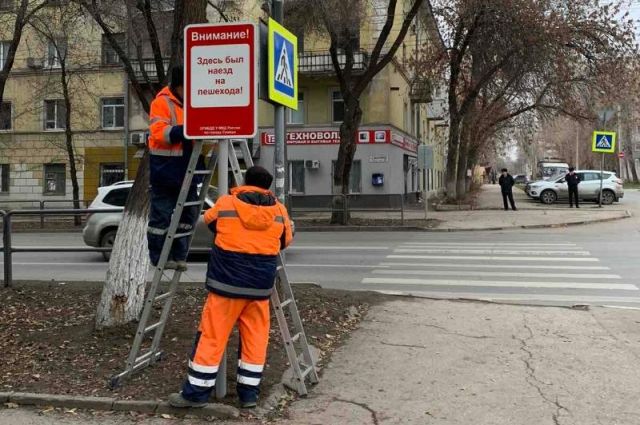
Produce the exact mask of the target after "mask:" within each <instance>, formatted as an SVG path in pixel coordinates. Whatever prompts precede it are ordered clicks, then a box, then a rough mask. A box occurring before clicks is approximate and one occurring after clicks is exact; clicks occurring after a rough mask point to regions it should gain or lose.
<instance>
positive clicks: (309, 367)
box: [300, 363, 313, 379]
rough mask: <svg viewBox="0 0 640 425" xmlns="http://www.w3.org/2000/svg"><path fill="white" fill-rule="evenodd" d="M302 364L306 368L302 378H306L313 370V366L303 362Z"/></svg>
mask: <svg viewBox="0 0 640 425" xmlns="http://www.w3.org/2000/svg"><path fill="white" fill-rule="evenodd" d="M300 366H302V367H303V368H304V370H303V371H302V379H304V378H306V377H307V375H309V374H310V373H311V372H312V371H313V366H307V365H305V364H303V363H300Z"/></svg>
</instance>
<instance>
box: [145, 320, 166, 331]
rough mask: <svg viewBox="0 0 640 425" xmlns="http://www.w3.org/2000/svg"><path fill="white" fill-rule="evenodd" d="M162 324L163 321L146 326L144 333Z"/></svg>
mask: <svg viewBox="0 0 640 425" xmlns="http://www.w3.org/2000/svg"><path fill="white" fill-rule="evenodd" d="M161 324H162V322H156V323H154V324H153V325H149V326H147V327H146V328H144V333H149V332H151V331H152V330H154V329H156V328H157V327H158V326H160V325H161Z"/></svg>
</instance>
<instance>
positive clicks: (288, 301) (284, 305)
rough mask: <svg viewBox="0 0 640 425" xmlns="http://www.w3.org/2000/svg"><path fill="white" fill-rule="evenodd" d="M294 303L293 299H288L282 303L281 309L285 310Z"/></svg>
mask: <svg viewBox="0 0 640 425" xmlns="http://www.w3.org/2000/svg"><path fill="white" fill-rule="evenodd" d="M292 302H293V298H289V299H286V300H284V301H282V302H281V303H280V308H285V307H286V306H288V305H289V304H291V303H292Z"/></svg>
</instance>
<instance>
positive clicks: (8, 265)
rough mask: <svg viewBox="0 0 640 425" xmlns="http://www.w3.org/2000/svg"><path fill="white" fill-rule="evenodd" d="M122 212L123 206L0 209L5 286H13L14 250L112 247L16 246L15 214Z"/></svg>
mask: <svg viewBox="0 0 640 425" xmlns="http://www.w3.org/2000/svg"><path fill="white" fill-rule="evenodd" d="M113 212H122V209H121V208H102V209H86V208H85V209H48V210H45V209H37V210H11V211H2V210H0V217H2V252H3V256H4V264H3V267H4V286H5V287H8V286H11V283H12V281H13V258H12V255H13V253H14V252H108V251H111V248H91V247H71V246H70V247H59V246H56V247H52V246H45V247H43V246H41V247H37V246H33V247H31V246H30V247H14V246H13V244H12V242H11V218H12V217H14V216H40V217H44V216H46V215H58V216H75V215H81V214H88V213H113Z"/></svg>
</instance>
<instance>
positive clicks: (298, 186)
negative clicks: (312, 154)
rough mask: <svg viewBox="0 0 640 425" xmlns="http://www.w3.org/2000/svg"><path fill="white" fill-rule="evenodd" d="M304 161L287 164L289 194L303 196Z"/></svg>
mask: <svg viewBox="0 0 640 425" xmlns="http://www.w3.org/2000/svg"><path fill="white" fill-rule="evenodd" d="M304 176H305V173H304V161H290V162H289V193H292V194H294V195H301V194H304Z"/></svg>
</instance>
